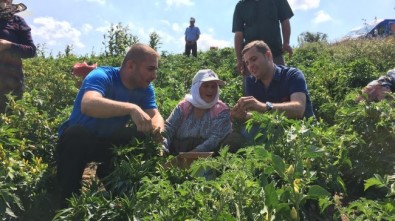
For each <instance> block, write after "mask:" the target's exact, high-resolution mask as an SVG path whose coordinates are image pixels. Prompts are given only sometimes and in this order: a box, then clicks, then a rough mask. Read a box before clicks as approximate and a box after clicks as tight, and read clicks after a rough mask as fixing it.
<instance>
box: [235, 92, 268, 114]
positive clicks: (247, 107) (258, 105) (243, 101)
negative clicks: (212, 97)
mask: <svg viewBox="0 0 395 221" xmlns="http://www.w3.org/2000/svg"><path fill="white" fill-rule="evenodd" d="M237 105H239V106H240V107H239V108H241V109H243V110H244V111H246V112H248V111H258V112H264V111H265V110H266V104H263V103H262V102H259V101H258V100H257V99H256V98H255V97H253V96H247V97H241V98H240V99H239V100H238V101H237Z"/></svg>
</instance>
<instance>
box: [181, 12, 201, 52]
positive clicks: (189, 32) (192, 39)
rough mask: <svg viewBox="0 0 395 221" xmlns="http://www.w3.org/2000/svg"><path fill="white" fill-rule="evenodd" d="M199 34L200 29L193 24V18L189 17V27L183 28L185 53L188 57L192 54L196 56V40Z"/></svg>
mask: <svg viewBox="0 0 395 221" xmlns="http://www.w3.org/2000/svg"><path fill="white" fill-rule="evenodd" d="M199 36H200V30H199V28H198V27H196V26H195V18H193V17H191V19H190V20H189V27H187V28H186V29H185V53H184V54H185V55H186V56H188V57H189V55H190V54H191V51H192V55H193V56H194V57H197V40H198V39H199Z"/></svg>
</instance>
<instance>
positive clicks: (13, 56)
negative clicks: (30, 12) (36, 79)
mask: <svg viewBox="0 0 395 221" xmlns="http://www.w3.org/2000/svg"><path fill="white" fill-rule="evenodd" d="M24 10H26V6H25V5H24V4H22V3H20V4H12V0H0V113H4V112H5V110H6V107H7V97H6V95H7V94H8V93H12V95H14V96H16V97H17V98H21V97H22V93H23V89H24V75H23V72H22V58H32V57H34V56H35V55H36V46H35V45H34V43H33V40H32V36H31V29H30V27H29V26H28V25H27V24H26V22H25V20H24V19H23V18H22V17H20V16H18V15H15V14H16V13H18V12H21V11H24Z"/></svg>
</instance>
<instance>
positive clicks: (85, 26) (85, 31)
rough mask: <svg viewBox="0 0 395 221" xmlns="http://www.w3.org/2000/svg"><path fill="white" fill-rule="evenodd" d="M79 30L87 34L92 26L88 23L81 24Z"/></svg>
mask: <svg viewBox="0 0 395 221" xmlns="http://www.w3.org/2000/svg"><path fill="white" fill-rule="evenodd" d="M81 30H82V32H83V33H84V34H88V33H89V32H91V31H92V30H93V27H92V25H90V24H83V25H82V27H81Z"/></svg>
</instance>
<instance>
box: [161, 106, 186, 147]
mask: <svg viewBox="0 0 395 221" xmlns="http://www.w3.org/2000/svg"><path fill="white" fill-rule="evenodd" d="M182 117H183V116H182V112H181V107H180V105H177V106H176V107H175V108H174V109H173V111H172V112H171V114H170V116H169V117H168V118H167V119H166V122H165V140H164V141H163V145H164V146H165V147H166V148H167V149H169V146H170V144H171V142H172V140H173V138H174V136H175V134H176V133H177V129H178V127H179V126H180V123H181V121H182Z"/></svg>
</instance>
